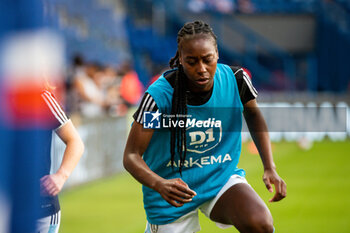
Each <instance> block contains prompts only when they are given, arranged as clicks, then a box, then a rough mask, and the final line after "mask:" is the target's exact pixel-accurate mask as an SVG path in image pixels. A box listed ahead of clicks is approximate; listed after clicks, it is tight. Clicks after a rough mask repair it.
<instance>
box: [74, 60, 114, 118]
mask: <svg viewBox="0 0 350 233" xmlns="http://www.w3.org/2000/svg"><path fill="white" fill-rule="evenodd" d="M100 71H101V67H100V65H98V64H97V63H89V64H86V65H85V68H84V71H82V70H81V71H80V72H79V73H77V74H76V76H75V77H74V90H75V91H76V93H77V96H78V105H79V106H78V108H79V112H80V113H81V114H82V115H83V116H86V117H97V116H103V115H104V114H105V113H106V109H107V108H108V105H109V104H108V101H107V99H106V96H105V94H104V93H103V89H102V82H101V81H102V80H101V79H102V77H103V76H102V75H101V72H100Z"/></svg>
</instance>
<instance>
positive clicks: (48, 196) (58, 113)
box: [36, 90, 84, 233]
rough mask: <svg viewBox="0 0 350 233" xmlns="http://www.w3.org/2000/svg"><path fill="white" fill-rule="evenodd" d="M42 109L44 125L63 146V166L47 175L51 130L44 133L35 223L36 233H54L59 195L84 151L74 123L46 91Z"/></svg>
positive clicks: (58, 220)
mask: <svg viewBox="0 0 350 233" xmlns="http://www.w3.org/2000/svg"><path fill="white" fill-rule="evenodd" d="M41 97H42V102H43V104H42V106H43V108H45V109H44V110H45V111H47V113H48V114H46V116H48V117H47V119H46V121H47V122H49V125H50V128H51V129H52V130H54V131H55V133H56V134H57V135H58V136H59V137H60V138H61V139H62V141H63V142H64V143H65V144H66V149H65V151H64V155H63V159H62V163H61V165H60V167H59V169H58V170H57V172H56V173H54V174H50V167H51V158H50V151H51V133H52V132H51V130H49V131H47V134H48V135H47V140H45V141H44V142H43V150H45V153H44V154H43V155H44V156H43V158H42V159H43V161H41V162H42V163H43V166H42V167H43V169H42V170H41V171H40V177H41V179H40V189H41V197H40V219H38V220H37V224H36V232H39V233H48V232H49V233H57V232H58V230H59V226H60V220H61V211H60V205H59V202H58V196H57V195H58V193H59V192H60V191H61V189H62V187H63V185H64V183H65V182H66V180H67V179H68V177H69V176H70V174H71V173H72V171H73V169H74V168H75V166H76V165H77V163H78V161H79V159H80V157H81V156H82V154H83V151H84V144H83V142H82V140H81V138H80V136H79V134H78V132H77V131H76V129H75V127H74V125H73V123H72V122H71V121H70V120H69V119H68V118H67V116H66V114H65V113H64V112H63V110H62V108H61V107H60V105H59V104H58V102H57V101H56V99H55V97H54V95H53V94H52V93H51V92H49V91H48V90H45V91H43V92H42V94H41Z"/></svg>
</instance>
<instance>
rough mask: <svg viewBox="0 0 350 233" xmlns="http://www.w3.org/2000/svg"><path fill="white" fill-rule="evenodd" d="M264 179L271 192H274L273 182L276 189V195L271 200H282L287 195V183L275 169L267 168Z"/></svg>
mask: <svg viewBox="0 0 350 233" xmlns="http://www.w3.org/2000/svg"><path fill="white" fill-rule="evenodd" d="M263 181H264V183H265V185H266V188H267V189H268V190H269V192H270V193H272V192H273V188H272V184H273V185H274V186H275V189H276V193H275V195H274V196H273V197H272V198H271V199H270V200H269V202H275V201H280V200H282V199H283V198H285V197H286V196H287V185H286V183H285V182H284V181H283V180H282V178H281V177H279V175H278V174H277V172H276V170H275V169H267V170H265V171H264V175H263Z"/></svg>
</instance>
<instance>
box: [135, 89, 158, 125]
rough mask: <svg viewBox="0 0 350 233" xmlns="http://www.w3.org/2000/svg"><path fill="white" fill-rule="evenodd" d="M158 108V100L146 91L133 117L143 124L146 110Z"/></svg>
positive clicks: (153, 110)
mask: <svg viewBox="0 0 350 233" xmlns="http://www.w3.org/2000/svg"><path fill="white" fill-rule="evenodd" d="M157 109H158V107H157V104H156V102H155V101H154V99H153V98H152V96H151V95H150V94H149V93H147V92H146V93H145V95H144V96H143V98H142V100H141V103H140V105H139V107H138V109H137V111H136V112H135V113H134V115H133V118H134V120H135V121H136V122H138V123H140V124H143V115H144V112H156V111H157Z"/></svg>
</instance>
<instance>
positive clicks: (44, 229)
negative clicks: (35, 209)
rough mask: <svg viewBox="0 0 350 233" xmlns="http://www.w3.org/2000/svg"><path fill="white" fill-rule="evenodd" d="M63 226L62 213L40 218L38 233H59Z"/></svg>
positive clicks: (37, 226) (37, 223)
mask: <svg viewBox="0 0 350 233" xmlns="http://www.w3.org/2000/svg"><path fill="white" fill-rule="evenodd" d="M60 224H61V211H58V212H57V213H56V214H53V215H50V216H47V217H45V218H40V219H38V220H37V222H36V231H35V232H36V233H58V229H59V228H60Z"/></svg>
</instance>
